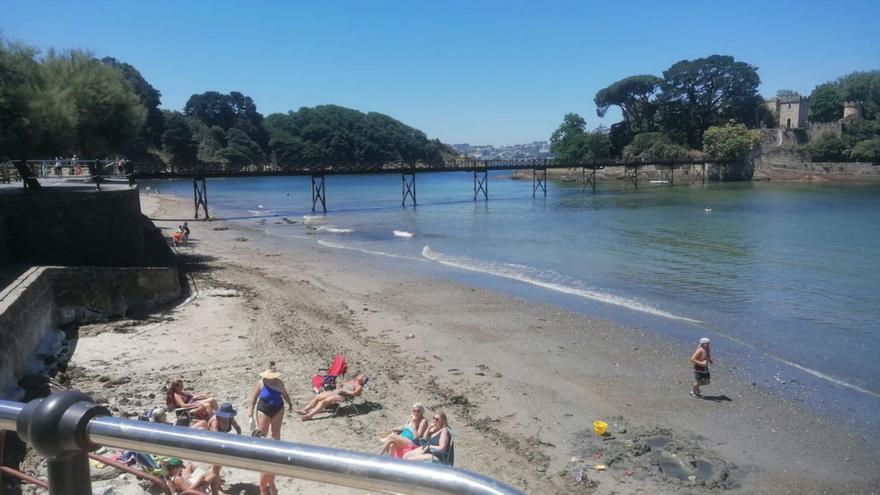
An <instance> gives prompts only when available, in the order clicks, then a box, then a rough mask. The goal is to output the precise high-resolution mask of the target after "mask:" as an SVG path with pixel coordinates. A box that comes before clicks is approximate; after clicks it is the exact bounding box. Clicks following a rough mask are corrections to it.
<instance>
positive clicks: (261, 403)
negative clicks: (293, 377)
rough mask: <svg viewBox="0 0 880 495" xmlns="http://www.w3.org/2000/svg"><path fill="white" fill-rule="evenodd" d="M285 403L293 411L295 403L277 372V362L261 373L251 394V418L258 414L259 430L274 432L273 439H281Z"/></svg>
mask: <svg viewBox="0 0 880 495" xmlns="http://www.w3.org/2000/svg"><path fill="white" fill-rule="evenodd" d="M284 401H287V404H288V410H291V409H293V402H292V401H291V400H290V396H289V395H288V394H287V389H286V388H284V382H282V381H281V373H279V372H278V371H276V370H275V362H270V363H269V369H267V370H266V371H264V372H262V373H260V381H258V382H257V386H256V388H255V389H254V392H253V393H252V394H251V411H250V416H251V417H254V411H255V410H256V413H257V429H258V430H260V431H262V432H263V435H268V434H269V430H270V429H271V430H272V438H274V439H275V440H280V439H281V422H282V421H283V420H284Z"/></svg>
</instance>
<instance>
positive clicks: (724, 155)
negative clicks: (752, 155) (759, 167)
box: [703, 123, 761, 160]
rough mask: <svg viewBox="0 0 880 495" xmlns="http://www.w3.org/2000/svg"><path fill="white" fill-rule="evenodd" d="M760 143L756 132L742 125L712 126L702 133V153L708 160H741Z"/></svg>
mask: <svg viewBox="0 0 880 495" xmlns="http://www.w3.org/2000/svg"><path fill="white" fill-rule="evenodd" d="M760 141H761V138H760V136H759V135H758V133H757V132H756V131H752V130H749V129H748V128H746V126H745V125H744V124H737V123H728V124H727V125H725V126H713V127H710V128H708V129H706V132H704V133H703V151H704V152H705V153H706V155H707V156H708V157H710V158H716V159H721V160H741V159H744V158H745V157H746V156H748V154H749V152H751V151H752V149H753V148H754V147H755V146H757V145H758V143H759V142H760Z"/></svg>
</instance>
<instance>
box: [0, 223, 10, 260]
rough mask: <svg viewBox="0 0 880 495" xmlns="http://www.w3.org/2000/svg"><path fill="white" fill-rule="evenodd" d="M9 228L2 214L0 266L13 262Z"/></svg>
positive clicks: (0, 225) (0, 224)
mask: <svg viewBox="0 0 880 495" xmlns="http://www.w3.org/2000/svg"><path fill="white" fill-rule="evenodd" d="M8 239H9V228H8V227H7V226H6V218H5V217H4V216H3V214H2V213H0V266H3V265H6V264H9V263H11V262H12V256H11V255H10V254H9V242H8Z"/></svg>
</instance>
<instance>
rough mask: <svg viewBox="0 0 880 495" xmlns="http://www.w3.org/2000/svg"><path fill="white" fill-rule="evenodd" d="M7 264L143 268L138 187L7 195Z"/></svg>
mask: <svg viewBox="0 0 880 495" xmlns="http://www.w3.org/2000/svg"><path fill="white" fill-rule="evenodd" d="M0 211H2V212H3V215H4V216H5V217H6V232H5V235H4V236H3V237H4V238H5V239H7V248H6V253H7V256H6V257H7V262H9V261H11V262H19V263H27V264H33V265H95V266H143V265H144V260H145V255H144V228H143V216H142V215H141V211H140V202H139V198H138V193H137V190H136V189H129V188H120V189H113V190H104V191H96V190H93V189H79V190H77V189H72V188H64V187H58V188H43V189H39V190H31V191H23V190H18V189H16V190H14V191H4V194H0Z"/></svg>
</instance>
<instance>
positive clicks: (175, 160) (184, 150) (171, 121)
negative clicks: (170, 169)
mask: <svg viewBox="0 0 880 495" xmlns="http://www.w3.org/2000/svg"><path fill="white" fill-rule="evenodd" d="M162 121H163V123H164V128H165V131H164V132H163V133H162V150H163V151H164V152H165V154H166V156H167V157H168V160H169V162H170V163H171V164H172V165H187V164H192V163H195V161H196V158H197V157H196V153H197V151H198V143H197V141H196V138H195V136H194V135H193V131H192V128H190V125H189V122H187V119H186V117H185V116H184V115H183V114H182V113H180V112H172V111H166V112H165V114H164V116H163V119H162Z"/></svg>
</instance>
